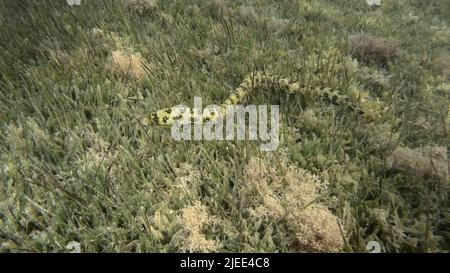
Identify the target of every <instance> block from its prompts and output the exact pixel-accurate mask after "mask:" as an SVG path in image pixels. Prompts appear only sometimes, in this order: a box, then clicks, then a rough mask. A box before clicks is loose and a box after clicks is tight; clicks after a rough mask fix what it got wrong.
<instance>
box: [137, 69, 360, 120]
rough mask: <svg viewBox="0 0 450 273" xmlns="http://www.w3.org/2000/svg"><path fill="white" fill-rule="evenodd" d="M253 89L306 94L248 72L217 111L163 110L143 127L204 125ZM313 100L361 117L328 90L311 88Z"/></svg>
mask: <svg viewBox="0 0 450 273" xmlns="http://www.w3.org/2000/svg"><path fill="white" fill-rule="evenodd" d="M257 88H270V89H274V90H282V91H285V92H287V93H291V94H293V93H302V92H306V91H308V90H307V89H308V88H307V87H306V86H304V85H302V84H300V83H299V82H298V81H294V80H291V79H289V78H285V77H282V76H279V75H271V74H268V73H265V72H259V71H258V72H252V73H250V74H248V75H247V76H246V77H245V78H244V80H243V81H242V82H241V84H240V85H239V86H238V87H237V88H236V89H235V90H234V91H233V92H232V94H231V95H230V96H229V97H228V98H227V99H226V100H225V101H224V102H223V103H222V104H221V105H220V107H218V108H217V109H212V110H211V109H204V110H203V112H201V113H200V112H199V111H198V109H192V108H191V109H190V110H186V109H183V108H180V107H177V106H175V107H171V108H164V109H161V110H158V111H155V112H152V113H150V114H149V115H147V116H146V117H144V119H143V121H142V123H143V124H144V125H173V124H175V123H176V121H178V120H183V121H186V120H187V121H190V122H196V121H200V120H202V121H203V122H208V121H211V120H214V119H216V118H217V117H219V116H225V115H226V114H227V111H229V110H228V109H230V108H229V107H228V106H230V105H236V104H238V103H239V102H242V101H243V100H244V98H245V97H246V96H247V95H248V94H249V93H250V92H251V91H252V90H255V89H257ZM309 91H310V92H312V94H313V95H314V96H315V97H318V98H320V99H323V100H325V101H328V102H330V103H332V104H334V105H340V106H344V107H348V108H349V109H350V110H351V111H353V112H355V113H356V114H357V115H363V114H364V111H363V110H362V109H361V108H360V107H358V106H357V105H356V104H354V103H353V101H352V99H351V98H350V97H348V96H346V95H343V94H341V93H339V92H338V91H336V90H332V89H330V88H328V87H315V88H313V89H310V90H309Z"/></svg>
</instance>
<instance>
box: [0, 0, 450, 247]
mask: <svg viewBox="0 0 450 273" xmlns="http://www.w3.org/2000/svg"><path fill="white" fill-rule="evenodd" d="M449 12H450V2H449V1H446V0H435V1H419V0H411V1H406V0H396V1H394V0H392V1H391V0H382V1H381V5H380V6H370V5H368V4H367V2H366V1H365V0H345V1H331V0H307V1H306V0H305V1H301V0H299V1H288V0H285V1H269V0H258V1H247V0H238V1H231V0H229V1H227V0H214V1H194V2H192V1H191V2H186V1H163V0H159V1H157V0H103V1H89V2H88V1H83V0H81V1H80V4H79V5H73V4H72V5H69V4H68V2H67V1H65V0H64V1H63V0H60V1H44V0H37V1H25V0H24V1H1V2H0V33H2V39H0V60H1V61H0V91H1V92H0V131H1V134H0V182H1V183H0V251H1V252H70V251H81V252H366V251H368V250H369V249H368V248H367V246H368V245H370V244H371V242H377V243H379V245H380V246H381V250H382V251H383V252H448V251H449V250H450V202H449V199H448V195H449V191H450V179H449V170H450V165H449V148H448V144H449V129H450V128H449V122H450V113H449V110H450V19H449V18H450V14H449ZM253 71H265V72H268V73H271V74H273V75H284V76H286V77H288V78H289V79H294V80H295V81H298V82H299V83H302V84H304V85H305V86H307V87H311V88H315V87H318V86H326V87H328V88H330V89H332V90H339V92H340V93H341V94H343V95H345V96H346V97H348V98H349V99H350V100H351V102H352V103H355V104H357V105H360V106H361V107H362V109H364V114H365V115H366V116H367V117H368V118H365V119H362V118H360V117H358V116H357V115H355V114H354V113H352V112H351V111H348V109H346V108H345V107H341V106H340V105H333V104H330V103H329V102H326V101H323V100H317V99H314V98H312V97H309V96H304V95H302V94H287V93H286V92H277V91H274V90H273V88H271V87H270V86H268V87H266V88H260V89H258V92H252V93H251V94H250V95H249V97H248V98H246V102H247V103H252V104H256V105H265V104H273V105H279V106H280V114H281V128H280V145H279V147H278V149H277V150H276V151H273V152H261V151H260V150H259V144H260V143H258V142H257V141H256V142H255V141H237V140H233V141H175V140H173V139H172V137H171V134H170V128H167V127H159V126H151V127H149V126H143V125H142V124H141V122H140V120H141V119H142V117H145V116H146V115H148V114H149V113H151V112H153V111H155V110H158V109H163V108H165V107H169V106H172V105H177V104H180V103H184V104H186V105H191V104H192V102H193V98H194V97H198V96H200V97H202V99H203V101H204V103H205V104H213V103H220V102H222V101H224V100H225V99H226V98H227V97H229V95H230V92H231V91H232V90H233V89H234V88H236V87H237V86H239V84H240V83H241V81H242V80H243V78H244V77H245V76H246V75H248V74H249V73H251V72H253ZM74 246H76V247H74ZM74 249H75V250H74Z"/></svg>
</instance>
